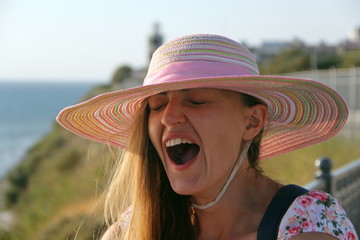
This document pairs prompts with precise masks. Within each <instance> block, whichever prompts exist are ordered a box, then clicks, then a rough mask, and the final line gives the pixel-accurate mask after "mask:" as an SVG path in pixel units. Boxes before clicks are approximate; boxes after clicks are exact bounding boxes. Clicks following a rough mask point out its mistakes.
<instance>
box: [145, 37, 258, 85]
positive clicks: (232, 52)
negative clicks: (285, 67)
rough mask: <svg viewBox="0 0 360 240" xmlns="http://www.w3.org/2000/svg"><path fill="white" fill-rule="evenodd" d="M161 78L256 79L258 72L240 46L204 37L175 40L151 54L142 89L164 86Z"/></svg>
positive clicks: (224, 40)
mask: <svg viewBox="0 0 360 240" xmlns="http://www.w3.org/2000/svg"><path fill="white" fill-rule="evenodd" d="M165 75H166V76H167V79H168V81H176V80H177V78H176V76H179V75H181V78H182V79H183V78H184V76H186V77H187V78H206V77H215V76H230V75H236V76H239V75H249V76H250V75H259V70H258V66H257V63H256V60H255V57H254V56H253V54H252V53H251V52H250V51H249V50H248V49H247V48H246V47H245V46H243V45H242V44H240V43H238V42H235V41H233V40H231V39H228V38H225V37H222V36H218V35H205V34H204V35H191V36H185V37H181V38H177V39H175V40H173V41H171V42H169V43H167V44H165V45H163V46H161V47H160V48H158V49H157V50H156V51H155V52H154V54H153V57H152V59H151V62H150V65H149V70H148V74H147V76H146V78H145V80H144V85H151V84H156V83H161V82H166V81H164V79H163V78H164V76H165ZM174 75H176V76H175V77H174ZM160 80H161V81H160Z"/></svg>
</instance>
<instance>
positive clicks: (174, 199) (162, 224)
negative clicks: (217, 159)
mask: <svg viewBox="0 0 360 240" xmlns="http://www.w3.org/2000/svg"><path fill="white" fill-rule="evenodd" d="M148 113H149V110H148V107H147V106H146V103H143V104H142V106H141V107H140V109H139V111H138V114H137V116H136V118H135V120H134V123H133V125H132V126H131V129H132V131H131V133H132V135H131V138H130V142H129V146H128V148H127V150H126V151H124V152H123V154H122V156H121V160H120V161H119V162H118V164H117V166H116V168H115V169H116V170H115V172H114V174H113V177H112V178H111V182H110V184H109V186H108V188H107V191H106V198H105V217H106V219H107V222H108V224H109V225H111V224H114V223H115V224H116V226H119V228H121V229H117V230H116V232H117V233H118V234H115V235H117V236H115V238H114V239H121V240H134V239H136V240H161V239H164V240H165V239H172V240H177V239H179V240H180V239H181V240H183V239H195V238H196V235H197V234H196V233H197V232H198V231H197V230H196V227H194V226H196V225H197V224H195V221H196V219H195V217H194V214H193V210H192V208H191V207H190V197H189V196H182V195H179V194H177V193H175V192H174V191H173V189H172V188H171V186H170V183H169V180H168V178H167V175H166V173H165V170H164V168H163V166H162V163H161V160H160V159H159V157H158V154H157V153H156V150H155V148H154V147H153V145H152V143H151V141H150V139H149V137H148V125H147V122H148ZM128 208H130V210H128ZM124 212H128V216H125V218H126V217H129V221H128V222H126V220H124V216H123V217H121V216H122V215H123V213H124Z"/></svg>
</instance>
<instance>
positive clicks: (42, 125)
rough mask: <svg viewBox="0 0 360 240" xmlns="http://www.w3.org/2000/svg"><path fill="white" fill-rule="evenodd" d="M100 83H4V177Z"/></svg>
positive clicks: (0, 160)
mask: <svg viewBox="0 0 360 240" xmlns="http://www.w3.org/2000/svg"><path fill="white" fill-rule="evenodd" d="M95 85H96V83H69V82H64V83H61V82H56V83H50V82H49V83H44V82H41V83H40V82H0V179H2V178H4V177H5V176H6V173H7V172H8V171H9V170H10V169H12V168H14V167H15V166H16V165H17V164H19V162H20V161H21V160H22V158H23V157H24V156H25V154H26V152H27V150H28V149H29V148H30V147H31V146H33V145H34V144H35V143H36V142H38V141H39V140H41V138H43V137H44V135H45V134H46V133H48V132H49V131H51V129H52V127H53V125H54V124H55V118H56V116H57V114H58V113H59V111H60V110H61V109H63V108H64V107H67V106H70V105H73V104H76V103H78V102H79V101H80V100H81V98H82V97H83V96H84V95H85V94H86V93H87V92H88V91H89V90H90V89H91V88H92V87H93V86H95Z"/></svg>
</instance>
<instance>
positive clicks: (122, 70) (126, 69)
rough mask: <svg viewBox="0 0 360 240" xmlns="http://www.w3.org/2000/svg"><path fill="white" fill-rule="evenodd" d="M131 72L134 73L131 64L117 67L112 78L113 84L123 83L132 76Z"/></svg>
mask: <svg viewBox="0 0 360 240" xmlns="http://www.w3.org/2000/svg"><path fill="white" fill-rule="evenodd" d="M131 74H132V68H131V67H130V66H128V65H123V66H120V67H119V68H117V69H116V71H115V73H114V75H113V77H112V80H111V83H112V85H121V83H122V82H123V81H124V80H126V79H128V78H130V77H131Z"/></svg>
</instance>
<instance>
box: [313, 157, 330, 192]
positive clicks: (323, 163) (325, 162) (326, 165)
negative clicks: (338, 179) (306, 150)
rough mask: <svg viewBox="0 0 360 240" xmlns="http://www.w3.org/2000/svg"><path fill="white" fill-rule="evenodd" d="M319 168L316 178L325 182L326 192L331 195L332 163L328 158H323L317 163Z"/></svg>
mask: <svg viewBox="0 0 360 240" xmlns="http://www.w3.org/2000/svg"><path fill="white" fill-rule="evenodd" d="M315 166H316V167H317V169H318V170H317V171H316V178H317V179H322V180H323V181H324V182H325V189H324V190H325V192H327V193H330V194H331V168H332V162H331V160H330V158H328V157H322V158H319V159H317V160H316V161H315Z"/></svg>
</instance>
